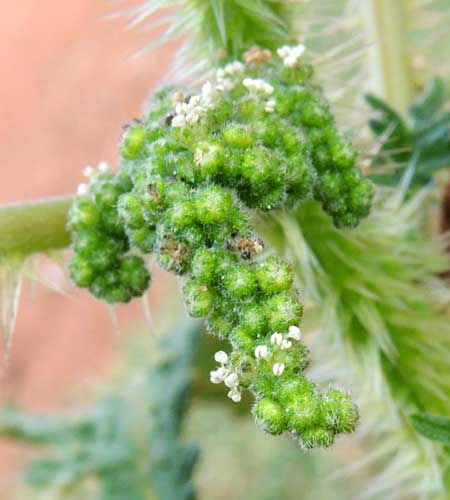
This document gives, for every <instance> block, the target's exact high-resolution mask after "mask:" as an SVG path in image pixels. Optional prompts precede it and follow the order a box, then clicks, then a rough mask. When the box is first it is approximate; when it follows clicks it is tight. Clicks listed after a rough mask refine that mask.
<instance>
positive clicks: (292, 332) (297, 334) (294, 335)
mask: <svg viewBox="0 0 450 500" xmlns="http://www.w3.org/2000/svg"><path fill="white" fill-rule="evenodd" d="M301 337H302V332H301V330H300V328H299V327H298V326H295V325H292V326H290V327H289V333H288V338H290V339H294V340H300V339H301Z"/></svg>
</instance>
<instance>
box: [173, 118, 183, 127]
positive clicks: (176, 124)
mask: <svg viewBox="0 0 450 500" xmlns="http://www.w3.org/2000/svg"><path fill="white" fill-rule="evenodd" d="M185 125H186V119H185V117H184V115H177V116H174V117H173V119H172V127H184V126H185Z"/></svg>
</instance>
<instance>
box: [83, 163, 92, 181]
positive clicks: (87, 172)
mask: <svg viewBox="0 0 450 500" xmlns="http://www.w3.org/2000/svg"><path fill="white" fill-rule="evenodd" d="M83 175H84V176H85V177H88V178H89V179H90V178H91V177H93V176H94V175H95V168H93V167H91V166H87V167H85V168H84V169H83Z"/></svg>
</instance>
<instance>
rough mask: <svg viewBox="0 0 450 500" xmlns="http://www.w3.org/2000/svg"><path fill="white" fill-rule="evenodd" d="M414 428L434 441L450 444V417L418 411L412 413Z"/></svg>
mask: <svg viewBox="0 0 450 500" xmlns="http://www.w3.org/2000/svg"><path fill="white" fill-rule="evenodd" d="M411 421H412V424H413V427H414V429H415V430H416V431H417V432H418V433H419V434H422V436H425V437H426V438H428V439H431V440H432V441H438V442H440V443H444V444H450V417H443V416H438V415H427V414H425V413H416V414H414V415H411Z"/></svg>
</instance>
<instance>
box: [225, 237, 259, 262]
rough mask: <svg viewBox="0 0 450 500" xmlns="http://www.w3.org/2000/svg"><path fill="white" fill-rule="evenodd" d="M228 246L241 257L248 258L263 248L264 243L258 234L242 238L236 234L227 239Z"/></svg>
mask: <svg viewBox="0 0 450 500" xmlns="http://www.w3.org/2000/svg"><path fill="white" fill-rule="evenodd" d="M228 247H229V248H230V249H231V250H234V251H236V252H238V253H239V254H240V255H241V257H242V258H243V259H246V260H248V259H251V258H252V257H253V256H254V255H258V254H260V253H261V252H262V251H263V250H264V243H263V241H262V240H261V238H259V237H258V236H251V237H249V238H242V237H241V236H240V235H239V234H236V235H234V236H232V238H231V239H230V240H229V241H228Z"/></svg>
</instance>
